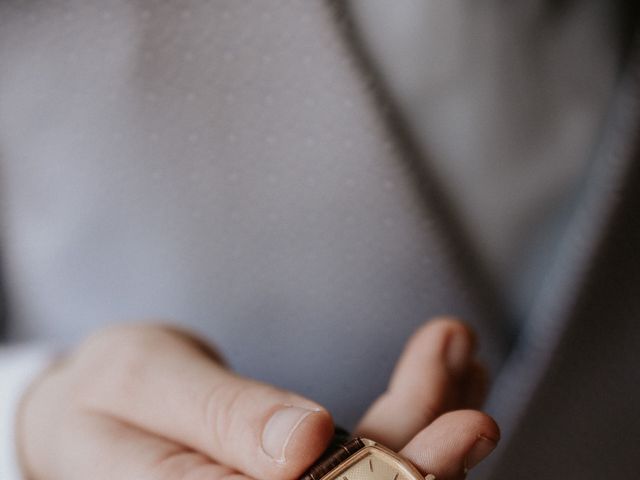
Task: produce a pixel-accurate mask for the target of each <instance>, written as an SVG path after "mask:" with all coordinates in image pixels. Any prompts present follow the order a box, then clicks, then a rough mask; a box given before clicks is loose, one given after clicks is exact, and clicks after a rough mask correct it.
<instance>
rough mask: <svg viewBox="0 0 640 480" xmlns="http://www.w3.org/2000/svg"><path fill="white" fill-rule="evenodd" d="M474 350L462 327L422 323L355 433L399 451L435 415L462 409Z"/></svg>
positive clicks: (450, 323)
mask: <svg viewBox="0 0 640 480" xmlns="http://www.w3.org/2000/svg"><path fill="white" fill-rule="evenodd" d="M474 350H475V335H474V333H473V332H472V331H471V329H470V328H469V327H467V326H466V325H465V324H463V323H462V322H460V321H458V320H455V319H450V318H440V319H436V320H432V321H430V322H428V323H426V324H425V325H424V326H423V327H422V328H420V329H419V330H418V331H417V332H416V333H415V334H414V335H413V336H412V337H411V339H410V340H409V342H408V343H407V346H406V348H405V350H404V352H403V353H402V355H401V357H400V360H399V361H398V364H397V366H396V368H395V370H394V372H393V375H392V376H391V381H390V383H389V388H388V390H387V391H386V392H385V393H384V394H383V395H382V396H381V397H380V398H379V399H378V400H376V401H375V403H374V404H373V405H372V406H371V408H370V409H369V410H368V411H367V412H366V414H365V415H364V417H363V419H362V420H361V422H360V424H359V425H358V427H357V428H356V432H357V433H358V434H359V435H362V436H365V437H368V438H371V439H373V440H378V441H380V442H381V443H383V444H385V445H387V446H389V447H390V448H393V449H396V450H399V449H400V448H402V447H403V446H404V445H405V444H406V443H407V442H408V441H409V440H410V439H411V438H413V436H414V435H415V434H417V433H418V432H419V431H420V430H422V429H423V428H424V427H425V426H427V425H428V424H429V423H430V422H431V421H433V419H435V418H436V417H437V416H439V415H440V414H441V413H443V412H445V411H448V410H451V409H456V408H460V407H462V406H463V402H464V400H465V399H464V398H463V397H464V396H465V394H466V393H467V392H466V391H465V385H466V382H467V381H468V380H469V379H470V378H471V377H469V374H468V372H467V370H468V366H469V364H470V362H471V358H472V356H473V353H474Z"/></svg>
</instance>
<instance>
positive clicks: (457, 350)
mask: <svg viewBox="0 0 640 480" xmlns="http://www.w3.org/2000/svg"><path fill="white" fill-rule="evenodd" d="M470 356H471V342H470V341H469V336H468V335H466V334H464V333H462V332H456V333H454V334H453V335H452V336H451V337H450V338H449V342H448V344H447V366H448V367H449V370H450V371H451V372H452V373H453V374H454V375H460V374H462V373H464V371H465V370H466V369H467V366H468V364H469V359H470V358H469V357H470Z"/></svg>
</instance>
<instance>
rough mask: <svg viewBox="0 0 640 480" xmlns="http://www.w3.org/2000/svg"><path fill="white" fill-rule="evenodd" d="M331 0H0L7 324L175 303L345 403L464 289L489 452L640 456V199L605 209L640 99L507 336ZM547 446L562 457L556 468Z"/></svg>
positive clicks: (530, 456) (246, 351)
mask: <svg viewBox="0 0 640 480" xmlns="http://www.w3.org/2000/svg"><path fill="white" fill-rule="evenodd" d="M338 23H339V22H336V18H335V16H334V10H332V8H331V6H330V5H329V4H328V3H325V2H296V1H292V2H242V1H235V0H234V1H228V2H206V1H202V0H192V1H182V2H166V3H160V2H158V3H156V2H153V3H152V2H143V1H138V2H135V1H130V2H129V1H115V0H114V1H107V2H86V1H85V2H81V1H80V0H77V1H73V0H69V1H53V0H52V1H48V2H38V1H33V2H31V1H26V2H25V1H10V0H9V1H5V2H2V3H0V65H2V66H3V69H2V70H0V100H1V101H0V166H1V172H0V173H1V178H0V182H1V188H0V192H1V195H2V211H1V212H0V214H1V221H2V230H1V234H2V248H3V252H2V253H3V260H4V278H5V285H6V296H7V301H8V307H9V313H10V316H9V320H10V322H9V326H10V335H11V338H12V339H13V340H16V339H23V340H35V339H38V338H46V339H48V340H50V341H53V342H57V343H61V344H70V343H73V342H75V341H77V340H78V339H80V338H81V337H82V336H84V335H85V334H87V333H88V332H89V331H90V330H93V329H94V328H96V327H99V326H101V325H105V324H107V323H111V322H114V321H125V320H131V319H139V318H141V317H142V318H149V317H151V316H158V317H162V318H164V319H169V320H172V321H175V322H177V323H180V324H182V325H184V326H187V327H190V328H193V329H194V330H196V331H197V332H200V333H201V334H203V335H204V336H206V337H207V338H209V339H211V340H212V341H214V342H215V343H216V344H217V345H218V346H219V347H220V348H221V350H222V352H223V353H224V354H225V355H226V356H227V358H228V359H229V361H230V363H231V365H232V366H234V367H235V368H236V369H237V370H239V371H240V372H241V373H243V374H247V375H250V376H252V377H256V378H259V379H262V380H265V381H269V382H273V383H276V384H277V385H281V386H283V387H286V388H292V389H294V390H297V391H299V392H301V393H303V394H305V395H309V396H312V397H314V398H315V399H317V400H318V401H320V402H322V403H324V404H325V405H326V406H327V407H328V408H329V409H331V410H332V411H333V412H334V413H335V417H336V419H337V420H338V421H339V422H341V423H344V424H345V425H346V426H351V425H352V424H353V422H354V421H355V419H356V418H357V417H358V415H359V414H360V413H361V412H362V410H363V409H364V408H365V407H366V405H367V404H368V402H369V401H370V400H371V399H372V398H374V397H375V396H376V395H377V394H378V393H380V392H381V391H382V390H383V389H384V386H385V383H386V381H387V377H388V374H389V372H390V369H391V367H392V365H393V363H394V362H395V359H396V357H397V355H398V353H399V351H400V349H401V347H402V345H403V343H404V341H405V340H406V338H407V337H408V336H409V335H410V333H411V332H412V331H413V330H414V328H415V327H416V326H417V325H419V324H421V323H422V322H423V320H424V319H426V318H427V317H428V316H430V315H433V314H437V313H442V312H447V313H454V314H458V315H460V316H463V317H464V318H466V319H468V320H469V321H470V322H471V323H473V324H474V325H475V326H476V327H477V329H478V330H479V332H480V337H481V343H482V344H483V346H484V350H483V352H482V354H483V356H484V357H485V358H487V359H488V360H489V361H490V363H491V365H492V367H493V370H494V371H495V372H497V373H500V375H499V376H498V378H497V384H496V388H495V389H494V391H493V393H492V397H491V401H490V404H489V406H490V408H491V412H492V413H493V414H494V415H495V416H496V418H497V419H498V421H500V422H502V423H503V426H504V427H505V429H504V431H505V437H504V444H503V447H502V448H501V450H500V451H499V452H496V453H497V455H496V459H497V460H496V462H497V463H495V464H494V465H491V466H490V468H489V467H487V469H486V470H485V474H486V475H488V476H490V478H500V479H501V478H505V479H507V478H512V477H514V476H516V475H517V476H518V477H519V478H520V477H521V476H522V475H521V473H522V471H524V472H527V473H526V475H531V477H525V478H533V476H534V474H535V475H536V476H537V477H536V478H539V477H540V476H542V475H544V477H545V478H562V479H563V480H567V479H573V478H575V479H578V478H580V479H581V480H584V479H585V478H603V477H602V475H601V474H607V475H610V474H611V473H612V472H613V469H614V468H617V467H618V466H619V465H621V467H619V469H620V470H621V471H623V472H627V471H629V469H631V466H632V461H635V459H633V458H632V455H631V453H630V451H629V448H631V447H629V448H628V447H627V446H628V445H634V444H635V445H637V444H638V443H639V442H638V441H635V443H633V441H634V440H637V438H635V437H636V435H637V434H635V435H634V432H637V431H638V430H639V429H636V428H635V424H634V423H633V421H630V422H628V423H625V422H626V420H627V418H628V416H629V415H631V411H632V406H633V405H634V404H637V403H638V398H640V392H638V391H637V387H635V388H633V387H629V388H626V386H627V385H629V383H625V382H627V381H628V380H629V379H631V380H633V379H634V378H635V377H634V372H633V371H632V369H633V365H634V361H635V364H637V354H635V349H634V348H633V346H634V345H636V339H637V335H638V333H637V325H636V324H637V322H636V321H635V320H637V312H638V300H637V298H636V297H637V296H636V295H635V290H634V287H636V285H637V276H638V275H637V271H636V270H637V269H636V268H635V264H634V263H633V262H625V261H624V256H625V255H624V253H625V252H626V255H633V251H634V250H633V249H634V248H635V247H634V246H636V245H637V243H638V242H637V236H634V234H633V232H635V231H636V229H637V225H636V226H634V225H635V223H634V221H633V219H632V218H626V217H624V216H622V217H620V218H619V220H618V221H617V223H614V224H615V225H617V226H616V227H615V228H613V227H612V228H613V229H612V233H611V235H612V238H610V239H608V241H604V240H603V239H602V238H601V236H600V234H601V233H602V232H603V231H605V230H607V229H608V225H609V224H608V223H607V218H609V216H610V215H611V214H612V212H614V211H616V208H620V206H616V203H615V201H616V200H617V199H618V198H619V196H620V197H621V198H624V199H626V201H625V202H622V203H621V206H622V207H624V206H626V207H628V209H630V208H635V207H633V197H631V196H630V195H629V191H630V190H629V191H627V190H619V188H618V187H619V185H620V184H622V183H623V182H625V181H626V182H632V181H636V180H635V177H627V176H626V175H625V168H624V167H625V165H626V163H627V162H630V161H632V159H633V158H636V157H634V156H633V151H634V150H633V149H632V148H630V147H629V144H630V139H631V138H633V136H634V135H636V133H637V128H638V125H637V123H634V122H636V121H637V117H638V115H637V111H635V110H633V111H631V112H627V113H628V115H627V116H625V115H622V117H621V118H618V117H616V118H617V120H615V121H611V119H609V120H610V124H609V125H608V128H607V130H608V131H609V132H611V131H613V132H614V133H615V135H611V137H612V139H610V140H608V141H607V142H604V144H603V145H602V148H599V149H596V150H594V152H595V153H594V154H593V158H592V160H593V161H592V162H591V163H590V165H588V166H587V167H586V170H587V171H586V172H585V178H584V179H583V181H582V183H581V184H580V185H578V186H577V187H578V188H577V189H578V190H579V191H578V192H577V195H576V197H575V198H576V200H578V203H577V204H576V205H575V209H574V210H573V211H572V212H573V213H572V214H571V215H569V218H568V219H567V223H566V225H567V229H568V232H567V233H566V234H565V235H564V236H563V238H562V239H561V240H562V242H561V246H560V250H561V252H562V253H563V254H562V255H560V257H561V258H560V260H561V261H557V262H555V264H554V265H553V266H552V268H551V274H550V277H549V280H550V281H549V282H544V284H545V289H544V291H543V293H542V294H541V296H540V298H541V300H539V301H538V303H537V304H536V305H535V308H533V309H532V311H531V314H530V315H529V316H528V318H527V319H525V321H524V326H523V330H522V335H521V336H520V337H519V339H518V343H516V345H515V350H514V351H513V353H512V354H511V355H510V356H509V357H507V356H506V355H507V348H506V346H507V344H508V342H509V341H510V338H509V336H510V333H509V326H508V323H507V322H506V319H505V318H501V317H498V316H496V315H492V313H495V311H496V310H495V308H494V305H490V304H489V301H488V299H487V298H485V297H484V296H482V295H481V294H480V292H481V290H482V287H483V286H482V285H479V284H477V277H472V276H470V275H467V273H468V272H465V270H464V269H463V268H462V266H463V264H464V262H463V261H461V258H460V257H461V256H462V254H461V252H460V251H459V250H457V249H456V245H457V244H456V243H455V239H453V236H452V235H451V232H450V231H449V230H447V225H446V224H445V223H444V222H443V221H442V218H440V216H439V215H438V214H437V212H439V211H441V209H440V206H439V205H435V204H433V203H430V199H432V198H435V197H431V196H430V195H429V192H426V194H425V192H424V191H420V190H419V189H417V188H416V186H417V185H416V182H415V179H414V178H413V173H414V172H413V170H412V166H411V162H409V161H408V158H407V150H406V148H405V147H404V145H403V144H402V141H401V140H402V139H400V138H399V137H398V136H397V135H395V134H394V130H393V129H392V128H390V125H389V119H390V117H389V116H388V115H389V114H388V111H387V110H385V108H383V107H385V105H380V103H379V97H378V96H377V91H376V90H375V88H374V84H375V78H374V76H373V75H370V74H367V72H366V71H363V70H362V64H361V63H359V62H358V60H357V59H356V56H355V55H354V50H353V49H352V48H350V45H349V44H348V42H347V41H346V40H345V37H344V36H343V35H341V32H340V30H339V25H338ZM555 40H557V41H559V39H555ZM551 50H552V51H555V49H553V48H552V49H551ZM570 51H571V50H570ZM4 66H7V68H4ZM8 66H10V68H9V67H8ZM567 68H569V65H567ZM635 88H636V90H635V91H636V92H637V86H636V87H635ZM516 93H517V92H516ZM632 97H633V95H632ZM634 98H635V97H634ZM627 100H628V98H627ZM487 101H489V100H487ZM400 103H402V102H400ZM622 103H623V104H626V103H629V102H627V101H624V102H622ZM537 106H538V105H536V107H537ZM540 108H542V106H540ZM489 111H491V109H489ZM594 112H595V110H594ZM594 115H596V116H597V113H595V114H594ZM408 117H410V115H408ZM501 118H502V117H501ZM506 118H509V117H508V116H507V117H504V118H503V120H504V119H506ZM543 118H544V115H543ZM482 120H483V119H481V121H482ZM565 121H566V122H568V123H569V124H572V122H571V121H570V120H566V119H565V120H563V121H560V120H559V124H558V125H559V126H558V128H561V126H562V125H565V123H564V122H565ZM505 122H506V123H507V124H508V125H507V126H509V127H511V124H510V122H507V121H506V120H505ZM553 125H555V124H553ZM621 126H624V128H622V127H621ZM486 127H487V129H489V126H488V125H487V126H486ZM513 128H516V127H515V126H513ZM540 128H541V131H540V132H539V134H540V135H543V134H544V131H545V129H544V128H542V127H540ZM585 128H586V127H585ZM586 131H587V130H586V129H585V130H581V132H582V133H581V135H586V133H585V132H586ZM489 133H491V132H489ZM489 133H487V135H489ZM495 136H496V138H498V139H499V138H501V137H500V135H498V134H497V133H496V134H495ZM489 137H490V135H489ZM620 137H621V138H620ZM576 138H582V137H580V135H578V136H577V137H576ZM594 140H597V139H594ZM543 143H544V142H543ZM546 148H547V146H545V149H543V151H544V152H547V151H548V150H547V149H546ZM548 148H551V147H548ZM576 148H577V147H576ZM580 148H585V149H587V150H588V147H585V146H584V145H582V146H580ZM578 150H579V148H578ZM578 150H576V151H575V152H573V153H574V154H575V155H576V157H575V158H578V157H579V155H578ZM489 151H490V150H489ZM485 153H486V152H485ZM507 156H508V157H509V158H513V156H512V155H507ZM427 158H428V156H427V155H425V159H427ZM582 166H584V164H582ZM501 178H502V177H501ZM421 186H422V187H423V188H424V189H427V190H428V189H429V188H430V185H429V184H425V185H421ZM627 211H631V210H627ZM631 212H632V211H631ZM630 215H631V214H630ZM614 224H612V225H614ZM624 241H627V242H628V243H626V244H625V245H626V247H625V248H623V249H622V250H621V251H620V253H619V254H620V255H622V257H619V256H616V255H619V254H616V255H614V253H615V252H616V251H617V250H616V249H617V248H618V243H620V242H624ZM611 242H614V243H611ZM598 252H600V253H599V254H598ZM609 257H611V265H610V266H609V267H606V268H605V267H604V265H609V263H608V262H609ZM592 259H593V260H592ZM592 261H593V262H594V263H593V265H594V266H595V267H596V268H595V269H593V270H592V269H591V268H589V267H590V266H591V265H592ZM598 265H600V266H599V267H598ZM610 268H613V269H614V270H613V271H609V269H610ZM594 275H598V276H594ZM610 280H611V283H607V282H609V281H610ZM585 286H586V289H584V290H582V289H583V288H584V287H585ZM581 292H582V293H581ZM611 304H615V306H616V310H615V311H613V313H614V314H615V315H614V316H612V317H607V314H608V310H607V308H606V307H607V306H608V305H611ZM603 317H607V318H606V327H604V325H605V323H604V322H605V320H603ZM622 335H624V339H625V341H624V342H620V343H619V338H620V336H622ZM599 339H602V340H604V341H606V343H605V345H607V346H608V349H607V348H604V349H603V350H602V351H600V350H599V347H601V345H600V344H599V343H598V341H599ZM600 353H602V357H601V358H602V362H598V360H599V359H600V357H599V354H600ZM319 366H320V367H319ZM501 366H502V368H500V367H501ZM354 379H357V382H356V381H354ZM636 384H637V382H636ZM602 385H604V386H605V387H606V388H604V389H601V388H600V387H601V386H602ZM623 385H624V386H625V388H622V386H623ZM556 397H560V398H556ZM584 419H588V420H585V422H584V423H583V422H582V420H584ZM567 430H568V432H567ZM558 431H560V432H562V433H563V434H564V435H558ZM618 434H619V435H618ZM585 439H589V441H586V440H585ZM622 440H624V443H622ZM605 447H608V448H605ZM532 450H535V451H532ZM600 456H604V457H606V458H611V459H612V461H613V460H616V461H617V462H618V464H612V465H605V466H603V465H602V461H601V457H600ZM547 458H553V459H554V460H555V461H556V463H562V462H563V461H564V464H563V465H562V468H558V469H556V470H554V471H551V472H549V471H542V470H541V468H542V467H545V466H547V465H549V464H548V463H546V459H547ZM577 462H580V467H579V468H574V469H572V468H571V465H575V464H576V463H577ZM491 472H495V475H493V474H492V473H491Z"/></svg>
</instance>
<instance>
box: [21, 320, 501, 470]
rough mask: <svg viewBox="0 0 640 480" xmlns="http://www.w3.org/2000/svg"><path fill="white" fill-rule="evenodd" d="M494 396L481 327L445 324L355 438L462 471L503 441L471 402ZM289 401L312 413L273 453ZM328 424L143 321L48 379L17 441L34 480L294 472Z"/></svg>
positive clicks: (429, 465)
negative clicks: (274, 418) (479, 354)
mask: <svg viewBox="0 0 640 480" xmlns="http://www.w3.org/2000/svg"><path fill="white" fill-rule="evenodd" d="M454 353H455V355H454ZM157 372H162V375H158V374H157ZM485 391H486V374H485V372H484V369H483V367H482V366H481V364H480V363H479V362H478V360H477V359H476V358H475V336H474V334H473V332H472V331H471V330H470V329H469V328H468V327H467V326H465V325H464V324H463V323H461V322H459V321H457V320H454V319H449V318H439V319H435V320H432V321H430V322H427V323H426V324H425V325H424V326H423V327H422V328H420V329H419V330H418V331H417V332H415V334H414V335H413V336H412V337H411V339H410V340H409V341H408V343H407V345H406V347H405V350H404V352H403V354H402V355H401V358H400V359H399V361H398V363H397V365H396V368H395V371H394V373H393V375H392V378H391V380H390V383H389V387H388V390H387V391H386V392H385V393H384V394H383V395H382V396H381V397H380V398H378V399H377V400H376V401H375V402H374V403H373V405H372V406H371V407H370V408H369V410H368V411H367V412H366V413H365V415H364V416H363V418H362V420H361V422H360V423H359V425H358V427H357V430H356V433H358V434H360V435H363V436H366V437H368V438H371V439H373V440H376V441H379V442H381V443H383V444H385V445H387V446H388V447H390V448H392V449H394V450H396V451H399V452H400V454H401V455H402V456H404V457H405V458H407V459H409V460H410V461H411V462H413V463H414V465H416V467H417V468H418V469H419V470H420V471H421V472H422V473H423V474H425V475H426V474H427V473H433V474H435V475H436V476H437V478H438V479H439V480H440V479H441V480H447V479H451V480H455V479H461V478H464V476H465V474H466V471H467V470H468V468H470V467H471V466H473V465H474V464H476V463H477V462H478V461H480V460H481V459H482V458H483V457H484V456H486V455H487V454H489V452H490V450H491V449H492V448H493V447H494V446H495V444H496V442H497V441H498V439H499V436H500V434H499V429H498V426H497V425H496V423H495V422H494V421H493V420H492V419H491V418H490V417H489V416H487V415H485V414H484V413H481V412H480V411H478V410H475V409H476V408H479V406H480V405H481V403H482V401H483V398H484V392H485ZM285 405H294V406H297V407H301V408H306V409H309V410H310V412H309V414H307V415H306V416H305V417H304V418H303V419H302V420H301V421H300V423H299V424H298V426H297V428H296V429H295V430H294V431H293V433H291V435H290V436H289V438H288V441H287V443H286V446H285V448H284V458H279V459H274V458H271V457H270V456H269V455H268V454H267V453H266V451H265V449H264V448H263V447H262V444H261V439H262V438H263V437H262V431H263V428H264V427H265V425H266V424H267V422H268V421H269V418H270V417H271V415H272V414H273V413H274V412H276V411H278V410H279V409H282V408H285V407H284V406H285ZM399 412H401V413H402V415H400V414H399ZM332 432H333V423H332V419H331V415H330V414H329V412H328V411H327V410H326V409H325V408H324V407H322V406H321V405H319V404H317V403H316V402H313V401H312V400H309V399H306V398H304V397H301V396H300V395H297V394H295V393H292V392H287V391H284V390H281V389H278V388H275V387H273V386H270V385H267V384H264V383H260V382H257V381H255V380H251V379H247V378H243V377H241V376H239V375H237V374H235V373H233V372H232V371H230V370H229V369H228V368H227V367H226V366H225V365H224V363H223V361H222V360H221V359H220V357H219V356H218V355H217V354H216V352H215V350H213V349H212V348H210V347H209V346H207V345H205V344H204V343H202V342H201V341H200V340H199V339H197V338H194V337H193V336H192V335H190V334H188V333H186V332H183V331H180V330H177V329H175V328H171V327H166V326H161V325H159V324H145V325H128V326H117V327H110V328H108V329H105V330H102V331H99V332H98V333H96V334H94V335H93V336H91V337H90V338H88V339H87V340H85V341H84V342H83V343H82V344H81V345H79V346H78V347H77V348H76V350H75V351H74V352H72V353H71V354H70V355H69V356H68V357H66V358H65V359H63V360H62V361H60V362H59V363H58V364H56V365H55V366H54V367H52V368H51V369H50V370H49V371H47V372H46V373H45V374H44V375H43V376H42V377H41V378H40V379H38V380H37V381H36V382H35V383H34V384H33V385H32V387H31V389H30V390H29V391H28V392H27V394H26V396H25V398H24V399H23V402H22V406H21V409H20V412H19V419H18V450H19V452H20V455H21V460H22V463H23V466H24V469H25V471H26V472H27V478H29V479H30V480H62V479H64V480H75V479H78V480H80V479H82V480H84V479H87V478H91V479H94V480H101V479H105V480H106V479H114V478H131V479H149V480H156V479H157V480H165V479H167V480H169V479H171V480H174V479H175V480H204V479H207V480H251V479H260V480H294V479H295V478H297V477H298V476H299V475H300V474H301V473H302V472H304V470H305V469H306V468H307V467H308V466H309V465H311V464H312V463H313V462H314V461H315V459H316V458H317V457H318V456H319V455H320V454H321V453H322V451H323V450H324V448H325V446H326V445H327V443H328V441H329V439H330V437H331V435H332ZM478 443H479V444H481V447H480V448H477V449H476V450H475V452H474V451H472V450H473V449H474V446H475V445H477V444H478Z"/></svg>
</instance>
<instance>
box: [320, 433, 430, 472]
mask: <svg viewBox="0 0 640 480" xmlns="http://www.w3.org/2000/svg"><path fill="white" fill-rule="evenodd" d="M363 441H364V443H365V447H364V448H362V449H360V450H358V451H357V452H356V453H354V454H353V455H352V456H351V457H349V458H348V459H347V460H346V461H345V462H343V463H341V464H340V465H338V466H337V467H336V468H335V469H334V470H332V471H331V472H329V473H328V474H327V475H325V476H324V477H323V478H322V480H425V477H423V476H422V475H421V474H420V472H418V470H417V469H416V468H415V467H414V466H413V465H411V464H410V463H409V462H407V461H406V460H403V459H401V458H400V457H399V456H398V455H397V454H396V453H394V452H392V451H391V450H389V449H387V448H385V447H383V446H382V445H379V444H377V443H375V442H373V441H371V440H367V439H363Z"/></svg>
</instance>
